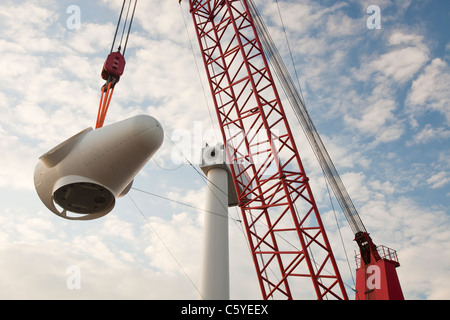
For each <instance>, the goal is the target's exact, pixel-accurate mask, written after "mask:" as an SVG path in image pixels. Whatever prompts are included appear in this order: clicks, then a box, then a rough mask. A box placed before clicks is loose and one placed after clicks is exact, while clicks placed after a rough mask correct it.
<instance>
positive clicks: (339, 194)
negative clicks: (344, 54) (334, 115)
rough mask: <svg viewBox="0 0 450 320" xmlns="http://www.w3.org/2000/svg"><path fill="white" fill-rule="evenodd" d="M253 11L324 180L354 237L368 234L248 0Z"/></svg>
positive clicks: (264, 42)
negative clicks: (328, 184) (325, 179)
mask: <svg viewBox="0 0 450 320" xmlns="http://www.w3.org/2000/svg"><path fill="white" fill-rule="evenodd" d="M249 3H250V9H251V10H252V16H253V17H254V21H255V27H256V29H257V31H258V33H259V34H260V37H261V40H262V43H263V46H264V49H265V50H264V51H265V55H266V57H267V59H268V60H269V62H270V63H271V65H272V67H273V68H274V70H275V74H276V75H277V77H278V79H279V80H280V83H281V86H282V88H283V90H284V92H285V94H286V96H287V98H288V100H289V102H290V104H291V107H292V109H293V111H294V113H295V115H296V117H297V119H298V121H299V123H300V124H301V127H302V129H303V131H304V133H305V135H306V138H307V139H308V142H309V143H310V145H311V148H312V150H313V152H314V154H315V155H316V157H317V159H318V161H319V164H320V166H321V167H322V170H324V172H325V177H326V178H327V180H328V182H329V183H330V185H331V188H332V190H333V192H334V194H335V196H336V198H337V200H338V202H339V205H340V206H341V209H342V211H343V213H344V215H345V217H346V218H347V221H348V223H349V225H350V227H351V229H352V231H353V233H354V234H357V233H358V232H367V231H366V229H365V227H364V224H363V222H362V220H361V218H360V216H359V214H358V212H357V210H356V207H355V205H354V204H353V202H352V200H351V198H350V196H349V194H348V193H347V190H346V188H345V186H344V184H343V182H342V180H341V178H340V176H339V174H338V172H337V170H336V167H335V166H334V164H333V161H332V160H331V157H330V156H329V154H328V152H327V150H326V148H325V146H324V144H323V142H322V139H321V138H320V135H319V133H318V131H317V129H316V127H315V125H314V123H313V122H312V120H311V117H310V116H309V113H308V111H307V109H306V106H305V103H304V101H303V100H302V98H301V97H300V95H299V93H298V90H296V88H295V85H294V84H293V81H292V78H291V77H290V74H289V72H288V71H287V67H286V65H285V64H284V62H283V60H282V58H281V56H280V53H279V52H278V49H277V48H276V46H275V44H274V43H273V40H272V38H271V36H270V34H269V32H268V30H267V27H266V26H265V24H264V21H262V19H261V16H260V14H259V12H258V9H257V8H256V6H255V4H254V3H253V1H252V0H249Z"/></svg>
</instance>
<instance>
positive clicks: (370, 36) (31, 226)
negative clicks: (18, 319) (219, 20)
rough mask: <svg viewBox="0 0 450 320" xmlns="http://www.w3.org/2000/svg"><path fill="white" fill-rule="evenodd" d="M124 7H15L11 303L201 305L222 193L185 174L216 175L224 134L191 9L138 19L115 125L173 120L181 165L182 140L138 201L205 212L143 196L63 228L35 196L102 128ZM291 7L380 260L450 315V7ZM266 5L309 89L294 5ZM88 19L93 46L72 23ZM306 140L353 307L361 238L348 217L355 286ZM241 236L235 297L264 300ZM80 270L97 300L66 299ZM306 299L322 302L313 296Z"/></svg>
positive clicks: (4, 62) (11, 14) (9, 6)
mask: <svg viewBox="0 0 450 320" xmlns="http://www.w3.org/2000/svg"><path fill="white" fill-rule="evenodd" d="M121 2H122V1H119V0H98V1H69V0H67V1H66V0H65V1H56V0H42V1H2V3H1V4H0V28H1V30H2V32H1V34H0V53H1V56H2V59H1V60H0V67H1V70H2V72H1V73H0V111H1V113H2V117H1V118H0V144H1V147H2V150H3V154H2V157H1V158H0V166H1V168H2V171H1V172H0V191H1V193H0V194H1V195H0V199H1V202H2V206H1V208H0V225H1V226H2V228H1V229H0V254H1V256H2V259H0V270H1V272H0V298H2V299H8V298H18V299H30V298H43V299H55V298H56V299H79V298H81V299H90V298H101V299H102V298H111V299H127V298H131V299H196V298H197V296H198V293H197V290H196V286H198V282H199V273H200V270H199V265H200V259H201V254H200V253H201V237H202V234H201V232H202V223H203V211H202V210H196V209H193V208H192V206H193V207H197V208H201V207H203V203H204V193H205V190H206V187H205V180H204V178H203V177H202V176H201V175H200V174H199V173H198V172H197V171H196V170H195V169H194V168H193V167H192V166H191V165H189V164H188V163H187V162H186V161H185V158H187V159H188V160H189V161H190V162H191V163H192V164H193V166H197V165H198V162H199V161H198V159H199V157H200V154H199V150H200V148H201V145H202V144H203V143H204V142H209V143H210V144H211V143H215V142H217V140H216V138H215V134H214V130H215V129H216V128H217V124H216V123H215V119H214V118H213V119H211V118H210V116H209V112H208V108H210V112H211V113H212V114H213V115H214V112H213V110H212V106H213V104H212V102H211V99H210V95H209V92H207V91H204V90H206V88H207V83H206V80H205V75H204V71H203V70H204V69H203V65H202V64H201V58H200V56H199V50H198V46H197V42H196V39H194V29H193V26H192V22H191V20H190V19H191V18H190V16H189V10H188V1H183V3H182V6H181V10H180V7H179V5H178V1H175V0H173V1H167V0H166V1H156V0H149V1H145V2H144V1H140V2H139V3H138V7H137V11H136V19H135V24H134V26H133V30H132V35H131V36H130V40H129V41H130V42H129V44H128V49H127V57H126V58H127V65H126V69H125V73H124V75H123V77H122V78H121V80H120V82H119V84H118V85H117V87H116V90H115V93H114V96H113V100H112V103H111V106H110V111H109V113H108V117H107V119H106V122H105V124H108V123H113V122H115V121H119V120H121V119H124V118H127V117H129V116H132V115H135V114H141V113H144V114H149V115H152V116H154V117H155V118H157V119H158V120H159V121H160V122H161V123H162V125H163V127H164V128H165V132H166V135H167V137H170V139H171V140H172V141H173V142H175V143H176V145H177V148H174V147H173V144H172V143H171V141H170V139H166V141H165V142H164V144H163V146H162V148H161V149H160V151H159V152H158V153H157V154H156V155H155V157H154V158H153V159H152V160H150V161H149V163H148V164H147V165H146V166H145V168H144V169H143V170H142V172H141V173H140V174H139V175H138V176H137V177H136V179H135V183H134V187H135V188H136V189H140V190H144V191H147V192H150V193H153V194H156V195H159V196H161V197H165V198H169V199H175V200H177V201H179V202H182V203H185V204H187V205H189V206H191V207H189V206H187V205H181V204H179V203H175V202H171V201H168V200H164V199H162V198H160V197H155V196H152V195H149V194H146V193H143V192H140V191H138V190H136V189H133V190H131V192H130V193H129V195H127V196H125V197H124V198H121V199H118V201H117V204H116V207H115V209H114V210H113V211H112V212H111V213H110V214H109V215H107V216H106V217H104V218H102V219H99V220H96V221H90V222H71V221H66V220H63V219H61V218H59V217H57V216H55V215H53V214H52V213H51V212H49V211H48V210H47V209H46V207H45V206H44V205H43V204H42V203H41V202H40V201H39V199H38V197H37V195H36V192H35V190H34V186H33V179H32V177H33V171H34V167H35V166H36V164H37V161H38V158H39V156H40V155H42V154H43V153H44V152H46V151H48V150H49V149H50V148H52V147H54V146H55V145H56V144H58V143H59V142H61V141H62V140H64V139H66V138H68V137H70V136H72V135H74V134H75V133H77V132H79V131H81V130H83V129H85V128H87V127H89V126H94V125H95V119H96V112H97V107H98V102H99V99H100V87H101V85H102V84H103V80H102V79H101V77H100V71H101V67H102V65H103V62H104V59H105V58H106V55H107V53H108V52H109V49H110V46H111V41H112V37H113V34H114V30H115V24H116V22H117V18H118V14H119V11H120V6H121ZM278 2H279V6H280V10H281V13H282V18H283V22H284V26H285V29H286V35H287V37H288V40H289V45H290V48H291V52H292V55H293V57H294V64H295V69H296V71H297V73H298V75H299V80H300V83H301V86H302V90H303V94H304V96H305V100H306V104H307V108H308V111H309V112H310V115H311V117H312V119H313V121H314V123H315V124H316V127H317V129H318V130H319V132H320V134H321V136H322V138H323V140H324V142H325V145H326V146H327V148H328V151H329V153H330V155H331V157H332V159H333V161H334V162H335V165H336V167H337V169H338V171H339V172H340V173H341V176H342V179H343V181H344V184H345V185H346V187H347V189H348V191H349V193H350V196H351V197H352V199H353V201H354V202H355V204H356V206H357V208H358V210H359V212H360V214H361V218H362V220H363V221H364V223H365V226H366V228H367V229H368V231H369V232H370V233H371V235H372V238H373V239H374V241H375V243H377V244H383V245H386V246H388V247H392V248H394V249H396V250H397V252H398V255H399V259H400V263H401V267H400V268H398V273H399V277H400V281H401V283H402V286H403V291H404V294H405V297H406V298H407V299H448V298H450V289H449V288H450V276H449V275H450V273H449V268H450V252H449V250H450V230H449V227H450V216H449V215H450V211H449V205H450V201H449V198H450V160H449V159H450V151H449V141H450V140H449V139H450V107H449V103H450V93H449V90H448V84H449V83H450V67H449V65H450V39H449V38H450V37H449V32H448V30H449V29H450V19H449V18H450V17H449V14H450V4H449V3H448V1H446V0H433V1H426V0H423V1H420V0H416V1H413V0H404V1H393V0H369V1H363V0H348V1H329V0H328V1H326V0H319V1H317V0H316V1H312V0H296V1H281V0H279V1H278ZM255 3H256V4H257V5H258V8H259V11H260V12H261V13H262V15H263V17H264V20H265V22H266V24H267V25H268V27H269V30H270V32H271V35H272V37H273V39H274V41H275V43H276V44H277V46H278V48H279V50H280V52H281V54H282V55H283V57H284V58H285V61H286V65H287V66H288V67H289V68H290V71H291V72H292V74H294V68H293V67H292V62H291V60H290V55H289V51H288V49H287V48H288V47H287V45H286V41H285V35H284V32H283V28H282V24H281V21H280V17H279V15H278V9H277V6H276V2H275V1H263V0H258V1H255ZM72 5H76V6H77V7H78V8H79V9H80V24H79V28H71V27H70V25H69V24H68V23H67V22H68V19H70V18H71V14H72V13H71V12H69V13H67V9H68V8H69V7H70V6H72ZM370 5H377V6H379V8H380V13H381V16H380V17H381V29H373V30H371V29H368V28H367V26H366V21H367V19H368V18H369V17H370V14H367V12H366V11H367V8H368V7H369V6H370ZM183 17H184V19H185V20H186V22H187V25H188V33H187V31H186V29H185V25H184V19H183ZM190 41H191V43H192V46H193V48H194V52H195V56H194V55H193V54H192V52H191V48H190ZM197 65H198V69H197ZM205 95H206V98H205ZM285 108H286V109H287V110H288V113H290V115H292V113H291V111H290V108H289V107H288V106H287V105H286V106H285ZM291 118H292V119H294V116H292V117H291ZM291 127H292V129H293V131H294V134H295V135H296V141H297V145H298V146H301V147H299V149H300V156H301V157H302V159H303V162H304V165H305V168H306V171H307V173H308V175H309V177H310V181H311V185H312V188H313V192H314V195H315V198H316V200H317V201H318V204H319V210H320V211H321V213H322V216H323V220H324V223H325V227H326V229H327V233H328V236H329V237H330V240H331V243H332V246H333V250H334V252H335V255H336V256H337V259H338V261H339V266H340V270H341V273H342V274H343V277H344V281H345V282H346V284H347V286H348V288H349V294H350V295H351V296H353V293H352V292H351V289H350V288H351V287H352V286H353V280H352V274H353V276H354V272H355V270H354V268H355V266H354V260H353V251H354V250H356V244H355V243H354V242H353V241H352V240H353V235H352V234H351V231H350V229H349V228H348V226H347V225H346V221H345V219H344V218H343V216H342V214H340V217H339V222H340V226H341V232H342V235H343V238H344V244H345V249H346V251H347V252H348V253H349V256H348V259H349V260H350V265H351V268H352V271H351V272H350V271H349V270H348V265H347V257H346V256H345V253H344V249H343V247H342V245H341V242H340V238H339V234H338V232H337V226H336V224H335V222H334V216H333V213H332V210H331V205H330V201H329V200H328V194H327V192H326V186H325V185H324V179H323V177H322V175H321V171H320V167H319V166H318V163H317V161H316V159H315V157H314V155H313V152H312V151H311V149H310V148H309V146H308V144H307V142H306V139H305V137H304V136H303V134H302V130H301V128H300V127H299V125H298V123H295V122H294V121H292V122H291ZM179 150H182V152H183V156H181V162H180V156H179ZM134 202H135V203H136V204H137V205H138V207H139V209H138V208H136V206H135V205H134ZM334 205H335V206H336V207H337V204H336V202H335V203H334ZM139 210H140V211H142V213H143V214H144V215H145V216H146V219H145V218H144V217H143V216H142V215H141V213H140V211H139ZM238 218H239V214H238V212H237V210H236V209H234V208H233V209H230V248H231V249H230V252H231V257H230V259H231V296H232V298H235V299H259V298H260V292H259V288H258V284H257V279H256V276H255V273H254V268H253V265H252V261H251V257H250V253H249V252H248V250H247V245H246V240H245V237H244V236H243V233H242V226H241V225H240V223H239V222H238V221H236V220H238ZM148 221H149V222H148ZM167 248H168V249H167ZM173 257H175V258H176V261H175V260H174V258H173ZM71 266H76V267H77V268H79V271H80V277H81V278H80V279H81V281H80V283H81V287H80V288H79V289H72V290H71V289H69V288H68V286H67V284H66V281H67V279H68V278H69V277H70V275H71V274H70V273H68V272H67V270H68V268H69V270H72V269H70V267H71ZM295 293H296V296H295V297H296V298H298V299H302V298H305V299H314V298H315V296H314V293H313V290H312V287H311V288H307V287H305V288H296V292H295Z"/></svg>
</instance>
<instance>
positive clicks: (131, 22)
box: [123, 0, 137, 55]
mask: <svg viewBox="0 0 450 320" xmlns="http://www.w3.org/2000/svg"><path fill="white" fill-rule="evenodd" d="M130 4H131V0H130ZM136 5H137V0H136V1H135V2H134V7H133V13H132V14H131V20H130V24H129V25H128V32H127V38H126V39H125V46H124V47H123V55H125V51H126V50H127V44H128V37H129V36H130V31H131V25H132V24H133V19H134V12H135V11H136Z"/></svg>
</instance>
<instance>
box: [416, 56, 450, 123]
mask: <svg viewBox="0 0 450 320" xmlns="http://www.w3.org/2000/svg"><path fill="white" fill-rule="evenodd" d="M448 83H450V67H449V66H448V64H447V63H446V62H445V61H443V60H441V59H440V58H435V59H433V61H431V63H430V64H428V65H427V66H426V68H425V70H424V71H423V72H422V74H420V76H419V77H418V78H417V79H416V80H414V82H413V84H412V86H411V90H410V92H409V94H408V97H407V106H408V107H409V108H410V109H409V110H410V112H411V114H412V115H413V117H415V116H420V115H422V114H423V113H424V112H425V111H426V110H434V111H437V112H439V113H441V114H442V115H444V116H445V117H446V119H447V123H449V122H450V108H449V107H448V106H449V104H450V92H449V90H448V85H447V84H448Z"/></svg>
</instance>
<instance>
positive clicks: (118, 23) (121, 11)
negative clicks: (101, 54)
mask: <svg viewBox="0 0 450 320" xmlns="http://www.w3.org/2000/svg"><path fill="white" fill-rule="evenodd" d="M125 1H126V0H123V3H122V9H121V10H120V15H119V21H117V26H116V32H115V33H114V39H113V43H112V45H111V51H110V52H109V53H111V52H112V51H113V49H114V44H115V42H116V37H117V31H118V30H119V26H120V20H122V13H123V8H124V7H125Z"/></svg>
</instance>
